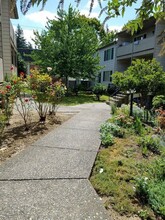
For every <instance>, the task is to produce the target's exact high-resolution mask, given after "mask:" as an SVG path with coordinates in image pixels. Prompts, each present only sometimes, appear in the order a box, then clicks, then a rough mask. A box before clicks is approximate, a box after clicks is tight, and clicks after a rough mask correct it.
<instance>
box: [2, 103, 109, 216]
mask: <svg viewBox="0 0 165 220" xmlns="http://www.w3.org/2000/svg"><path fill="white" fill-rule="evenodd" d="M58 111H59V112H78V113H77V114H75V115H74V116H73V117H72V118H71V119H70V120H68V121H66V122H65V123H63V124H62V125H61V126H60V127H58V128H56V129H54V130H53V131H51V132H50V133H49V134H47V135H46V136H45V137H43V138H41V139H40V140H38V141H37V142H35V143H34V144H33V145H31V146H30V147H28V148H26V149H25V150H23V151H22V152H21V153H19V154H18V155H16V156H15V157H13V158H11V159H10V160H8V161H6V162H5V163H3V164H2V165H1V166H0V219H1V220H10V219H11V220H88V219H91V220H94V219H96V220H100V219H102V220H110V219H111V218H110V217H109V216H108V215H107V212H106V210H105V208H104V207H103V204H102V202H101V199H100V198H99V197H98V195H97V194H96V192H95V190H94V189H93V187H92V185H91V184H90V182H89V180H88V178H89V176H90V173H91V169H92V167H93V164H94V161H95V158H96V155H97V152H98V149H99V146H100V139H99V127H100V124H101V123H102V122H104V121H105V120H106V119H108V118H109V116H110V108H109V106H108V105H106V104H105V103H95V104H83V105H79V106H74V107H61V108H59V109H58Z"/></svg>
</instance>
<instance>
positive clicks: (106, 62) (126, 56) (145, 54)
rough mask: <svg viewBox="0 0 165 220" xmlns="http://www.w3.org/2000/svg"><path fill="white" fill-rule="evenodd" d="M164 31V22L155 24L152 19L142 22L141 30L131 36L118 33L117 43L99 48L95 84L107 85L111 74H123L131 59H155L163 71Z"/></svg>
mask: <svg viewBox="0 0 165 220" xmlns="http://www.w3.org/2000/svg"><path fill="white" fill-rule="evenodd" d="M164 30H165V20H162V21H159V22H156V20H155V19H154V18H153V17H152V18H150V19H149V20H147V21H145V22H144V26H143V29H142V30H139V31H137V32H136V34H134V35H133V36H132V35H131V33H130V32H127V31H121V32H119V33H118V37H117V38H118V40H117V42H113V43H111V44H108V45H106V46H105V47H102V48H99V50H98V53H99V56H100V66H102V69H101V71H100V73H99V76H98V79H97V82H100V83H102V84H105V85H108V84H109V83H111V81H112V74H113V72H115V71H119V72H123V71H125V70H126V69H127V68H128V67H129V66H130V65H131V62H132V60H133V59H142V58H144V59H146V60H147V59H153V58H155V59H156V60H157V61H158V62H160V64H161V65H162V66H163V69H164V71H165V56H160V55H159V54H160V50H161V44H160V39H161V33H162V32H163V31H164Z"/></svg>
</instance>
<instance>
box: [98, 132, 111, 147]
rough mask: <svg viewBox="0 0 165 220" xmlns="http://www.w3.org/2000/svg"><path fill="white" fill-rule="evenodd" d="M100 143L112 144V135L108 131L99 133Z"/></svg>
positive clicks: (106, 145)
mask: <svg viewBox="0 0 165 220" xmlns="http://www.w3.org/2000/svg"><path fill="white" fill-rule="evenodd" d="M101 143H102V144H103V145H104V146H105V147H108V146H111V145H113V144H114V136H113V135H112V134H110V133H106V132H103V133H101Z"/></svg>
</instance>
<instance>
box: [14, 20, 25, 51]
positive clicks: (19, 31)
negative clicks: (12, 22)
mask: <svg viewBox="0 0 165 220" xmlns="http://www.w3.org/2000/svg"><path fill="white" fill-rule="evenodd" d="M16 39H17V48H18V50H19V49H23V48H27V42H26V39H25V38H24V34H23V29H22V28H21V26H20V25H19V24H18V25H17V30H16Z"/></svg>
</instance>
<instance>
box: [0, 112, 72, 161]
mask: <svg viewBox="0 0 165 220" xmlns="http://www.w3.org/2000/svg"><path fill="white" fill-rule="evenodd" d="M70 117H72V114H62V113H57V115H56V116H51V115H50V116H48V117H47V120H46V123H45V124H42V123H39V116H38V113H37V112H36V111H32V112H31V123H30V129H29V131H25V126H24V124H23V120H22V118H21V117H20V114H19V113H18V112H16V111H15V112H14V114H13V115H12V117H11V119H10V125H9V126H7V127H6V128H5V131H4V134H3V136H2V137H1V140H0V141H1V143H0V163H2V162H3V161H5V160H6V159H8V158H10V157H11V156H14V155H15V154H17V153H19V152H20V151H21V150H23V149H24V148H26V147H28V146H30V145H31V144H32V143H34V142H35V141H36V140H38V139H39V138H41V137H42V136H44V135H46V134H47V133H48V132H50V131H51V130H52V129H55V128H57V127H58V126H60V125H61V124H62V123H63V122H65V121H66V120H68V119H69V118H70Z"/></svg>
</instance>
